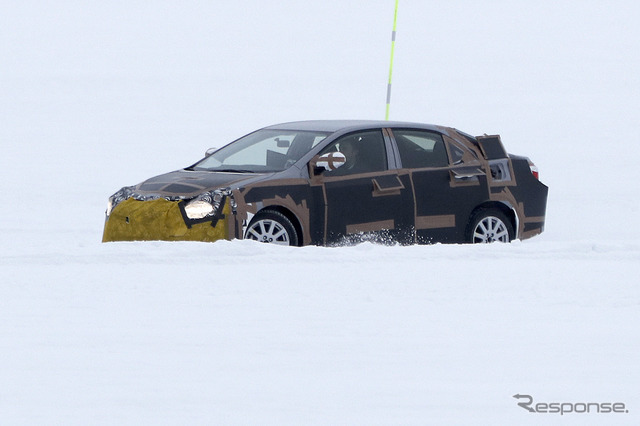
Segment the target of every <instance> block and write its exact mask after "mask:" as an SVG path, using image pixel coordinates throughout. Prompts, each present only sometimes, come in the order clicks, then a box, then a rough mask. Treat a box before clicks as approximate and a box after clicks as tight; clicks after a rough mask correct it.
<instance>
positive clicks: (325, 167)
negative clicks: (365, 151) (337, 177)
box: [311, 151, 347, 174]
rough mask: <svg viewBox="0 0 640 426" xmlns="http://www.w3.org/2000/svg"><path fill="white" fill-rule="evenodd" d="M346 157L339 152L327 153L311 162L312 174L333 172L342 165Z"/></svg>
mask: <svg viewBox="0 0 640 426" xmlns="http://www.w3.org/2000/svg"><path fill="white" fill-rule="evenodd" d="M346 161H347V157H345V155H344V154H343V153H341V152H337V151H336V152H327V153H326V154H322V155H321V156H319V157H316V158H315V159H314V160H313V161H312V162H311V164H312V166H313V171H314V174H320V173H322V172H324V171H329V172H330V171H333V170H335V169H337V168H338V167H341V166H343V165H344V163H345V162H346Z"/></svg>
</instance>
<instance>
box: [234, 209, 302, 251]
mask: <svg viewBox="0 0 640 426" xmlns="http://www.w3.org/2000/svg"><path fill="white" fill-rule="evenodd" d="M244 238H245V239H248V240H254V241H260V242H262V243H270V244H279V245H283V246H297V245H298V234H297V233H296V230H295V228H294V226H293V224H292V223H291V221H290V220H289V218H287V217H286V216H285V215H283V214H282V213H280V212H277V211H275V210H266V211H263V212H260V213H258V214H257V215H255V216H254V217H253V219H252V220H251V222H250V223H249V226H248V227H247V231H246V232H245V234H244Z"/></svg>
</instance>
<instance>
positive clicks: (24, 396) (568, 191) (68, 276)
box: [0, 0, 640, 424]
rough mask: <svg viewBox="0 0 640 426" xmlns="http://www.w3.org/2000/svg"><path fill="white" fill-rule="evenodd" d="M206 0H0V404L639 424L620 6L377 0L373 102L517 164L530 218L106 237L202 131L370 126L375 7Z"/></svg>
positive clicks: (59, 412)
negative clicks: (301, 241)
mask: <svg viewBox="0 0 640 426" xmlns="http://www.w3.org/2000/svg"><path fill="white" fill-rule="evenodd" d="M227 3H228V4H227ZM227 3H224V4H222V3H221V4H218V3H216V2H197V1H186V2H178V3H176V2H168V1H166V2H153V3H148V2H137V1H134V2H120V1H116V2H101V3H92V4H90V3H87V2H80V1H78V2H75V1H62V2H55V3H47V2H40V1H24V2H13V1H5V2H3V3H2V10H3V12H2V14H1V15H0V57H1V58H2V60H1V62H0V141H1V142H2V145H1V146H2V154H1V155H0V177H1V182H2V185H0V194H2V200H3V202H2V203H1V204H0V241H1V242H2V243H1V245H0V354H1V356H0V423H1V424H140V423H144V424H301V423H303V424H306V423H314V424H474V423H475V424H527V423H528V424H538V423H541V422H557V423H562V424H578V423H579V424H638V423H639V422H640V397H638V391H637V389H638V385H639V384H640V363H638V353H640V343H639V342H640V331H639V329H638V324H639V323H640V287H639V286H638V278H637V277H638V275H639V274H640V220H639V219H638V216H639V213H640V212H639V206H640V202H639V201H638V197H639V196H640V184H639V180H638V167H637V157H638V155H639V154H640V148H638V130H637V127H638V124H639V123H640V57H639V55H640V53H639V52H640V30H639V29H638V27H637V25H636V21H637V17H638V16H640V5H639V4H638V3H637V2H632V1H613V2H590V1H561V2H558V1H542V2H536V3H535V4H534V3H531V4H529V3H527V4H525V3H524V2H509V1H493V2H471V1H451V2H447V4H446V5H436V4H434V5H427V4H426V3H424V2H420V1H417V0H415V1H411V0H403V1H401V2H400V9H399V14H398V36H397V43H396V52H395V64H394V75H393V81H394V84H393V93H392V106H391V118H392V119H396V120H406V121H421V122H431V123H436V124H444V125H451V126H455V127H458V128H459V129H461V130H464V131H466V132H469V133H473V134H482V133H485V132H486V133H490V134H491V133H500V134H501V135H502V137H503V141H504V142H505V145H506V146H507V148H508V150H509V151H510V152H513V153H516V154H524V155H528V156H530V157H531V158H532V159H533V160H534V161H535V162H536V164H537V165H538V167H539V169H540V173H541V179H542V181H543V182H545V183H546V184H547V185H548V186H549V187H550V193H549V202H548V210H547V228H546V231H545V233H544V234H542V235H541V236H539V237H536V238H534V239H531V240H527V241H524V242H514V243H512V244H509V245H491V246H460V245H449V246H447V245H434V246H412V247H384V246H375V245H371V244H362V245H359V246H355V247H346V248H320V247H305V248H301V249H295V248H282V247H271V246H267V245H261V244H253V243H250V242H244V241H234V242H226V241H224V242H218V243H214V244H204V243H161V242H151V243H148V242H147V243H111V244H101V243H100V239H101V233H102V225H103V212H104V208H105V205H106V199H107V197H108V196H109V195H110V194H112V193H113V192H115V191H116V190H117V189H119V188H120V187H121V186H124V185H130V184H134V183H137V182H139V181H141V180H143V179H145V178H147V177H150V176H153V175H155V174H159V173H162V172H166V171H170V170H173V169H176V168H179V167H183V166H186V165H189V164H191V163H192V162H193V161H195V160H196V159H198V158H199V157H200V156H201V155H202V154H203V152H204V150H205V149H206V148H209V147H210V146H221V145H222V144H224V143H227V142H229V141H230V140H232V139H234V138H236V137H238V136H241V135H243V134H244V133H247V132H249V131H251V130H254V129H255V128H258V127H261V126H263V125H268V124H272V123H276V122H283V121H291V120H300V119H322V118H367V119H379V118H383V116H384V101H385V95H386V80H387V77H388V75H387V73H388V65H389V64H388V60H389V53H390V37H389V36H390V30H391V25H392V18H393V6H394V2H393V1H392V0H389V1H385V2H365V1H361V0H357V1H356V0H354V1H346V2H345V1H341V2H338V1H324V2H314V3H307V2H295V1H292V0H285V1H279V2H258V1H255V0H254V1H250V0H245V1H242V0H241V1H236V2H227ZM481 3H487V4H481ZM516 394H521V395H531V396H532V397H533V399H534V400H535V402H536V403H538V402H540V403H572V404H578V405H574V406H575V407H577V408H580V407H581V406H580V405H579V404H580V403H613V402H621V403H624V404H625V411H628V413H619V414H618V413H610V414H605V413H600V414H597V413H593V412H591V413H589V414H587V413H583V414H581V413H567V414H565V415H563V416H560V415H559V414H542V413H529V412H527V411H526V410H525V409H523V408H521V407H519V406H518V405H517V403H518V402H522V401H523V400H522V399H520V400H516V399H515V398H513V395H516ZM592 407H593V406H592ZM592 411H593V408H592Z"/></svg>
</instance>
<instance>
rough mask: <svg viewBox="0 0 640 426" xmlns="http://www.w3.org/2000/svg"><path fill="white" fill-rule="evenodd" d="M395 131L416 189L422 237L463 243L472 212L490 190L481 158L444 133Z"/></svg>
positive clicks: (418, 232) (419, 236) (423, 240)
mask: <svg viewBox="0 0 640 426" xmlns="http://www.w3.org/2000/svg"><path fill="white" fill-rule="evenodd" d="M390 134H391V135H392V136H393V139H394V141H395V143H396V146H397V148H398V152H399V154H400V161H401V167H402V168H403V169H405V170H408V171H409V173H410V176H411V182H412V186H413V193H414V194H415V195H414V196H415V229H416V240H417V241H418V242H421V243H429V242H462V241H464V238H465V236H464V234H465V229H466V225H467V222H468V220H469V216H470V214H471V212H472V210H473V209H474V208H475V206H477V205H479V204H480V203H481V202H482V200H483V199H484V198H486V194H487V189H486V188H487V183H486V177H485V175H484V172H483V171H482V168H481V165H480V162H479V161H477V160H476V159H475V158H474V156H473V155H472V154H471V153H470V152H468V151H466V149H465V148H464V147H463V146H462V145H461V144H457V143H456V142H455V141H454V140H453V139H450V138H448V137H446V136H443V135H442V134H440V133H438V132H434V131H428V130H422V129H392V130H390Z"/></svg>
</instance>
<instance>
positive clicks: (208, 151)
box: [204, 148, 218, 157]
mask: <svg viewBox="0 0 640 426" xmlns="http://www.w3.org/2000/svg"><path fill="white" fill-rule="evenodd" d="M217 150H218V148H209V149H208V150H206V151H205V153H204V156H205V157H208V156H210V155H211V154H213V153H214V152H216V151H217Z"/></svg>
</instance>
